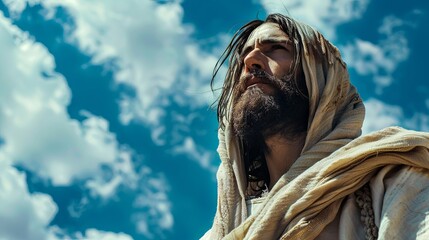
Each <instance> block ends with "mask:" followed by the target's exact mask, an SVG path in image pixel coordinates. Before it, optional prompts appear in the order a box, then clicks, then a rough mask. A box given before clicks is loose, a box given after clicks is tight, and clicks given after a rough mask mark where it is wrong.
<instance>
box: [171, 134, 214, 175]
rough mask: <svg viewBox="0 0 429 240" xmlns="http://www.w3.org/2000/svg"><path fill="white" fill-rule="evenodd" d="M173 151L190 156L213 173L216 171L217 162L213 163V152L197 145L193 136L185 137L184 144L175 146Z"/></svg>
mask: <svg viewBox="0 0 429 240" xmlns="http://www.w3.org/2000/svg"><path fill="white" fill-rule="evenodd" d="M173 153H174V154H183V155H185V156H188V157H189V158H190V159H192V160H194V161H196V162H197V163H198V164H199V165H200V166H201V167H203V168H205V169H207V170H209V171H211V172H212V173H215V172H216V169H217V167H216V166H217V164H214V163H213V160H214V156H213V153H212V152H210V151H208V150H205V149H203V148H201V147H199V146H197V144H196V143H195V141H194V139H192V138H191V137H185V138H184V139H183V142H182V144H180V145H177V146H176V147H174V148H173Z"/></svg>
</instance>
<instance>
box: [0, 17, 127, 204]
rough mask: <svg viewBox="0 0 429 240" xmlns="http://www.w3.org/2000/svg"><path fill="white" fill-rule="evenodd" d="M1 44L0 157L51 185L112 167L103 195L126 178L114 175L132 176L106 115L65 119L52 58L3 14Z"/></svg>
mask: <svg viewBox="0 0 429 240" xmlns="http://www.w3.org/2000/svg"><path fill="white" fill-rule="evenodd" d="M0 48H1V50H2V54H1V55H0V63H1V66H3V67H2V69H1V71H0V84H1V86H2V88H1V89H0V132H1V138H2V139H3V140H4V144H3V145H2V146H1V148H0V161H5V159H9V160H11V161H12V162H13V163H14V164H17V165H21V166H24V167H25V168H26V169H29V170H31V171H33V172H35V173H37V175H38V176H40V177H42V178H45V179H49V180H51V181H52V183H53V184H54V185H69V184H71V183H72V182H73V181H74V180H76V179H81V180H82V179H83V180H84V179H87V178H88V179H89V178H91V179H94V181H95V180H96V179H97V176H98V175H99V174H100V173H101V169H100V167H101V166H102V165H108V166H110V167H111V168H113V169H116V170H115V173H118V177H117V178H112V181H113V182H108V183H109V185H108V186H107V185H106V188H105V189H104V190H103V191H102V188H97V189H96V190H97V191H98V192H99V193H100V194H102V195H105V196H107V195H109V194H110V195H111V194H112V193H111V192H112V191H113V190H114V188H115V186H117V185H118V184H119V182H121V183H125V177H119V175H120V176H127V177H129V176H133V174H134V175H135V173H134V172H133V171H134V170H133V168H132V167H128V168H127V169H124V168H122V169H121V167H120V166H121V165H124V163H125V162H126V163H127V164H128V165H132V163H131V161H130V160H129V159H128V158H129V156H127V151H126V150H124V149H122V147H120V146H119V144H118V142H117V140H116V137H115V135H114V134H113V133H111V132H109V126H108V122H107V121H106V120H105V119H103V118H100V117H97V116H94V115H91V114H90V113H88V112H83V113H82V114H83V116H84V117H85V118H86V119H84V120H83V121H82V122H78V121H77V120H73V119H70V118H69V116H68V113H67V111H66V107H67V105H68V104H69V102H70V97H71V93H70V89H69V88H68V86H67V83H66V81H65V79H64V77H63V76H61V75H59V74H58V73H56V72H54V69H55V64H54V59H53V56H52V55H51V54H49V53H48V51H47V49H46V48H45V47H44V46H43V45H41V44H39V43H36V42H34V41H33V40H32V39H31V38H30V37H29V36H28V34H26V33H25V32H22V31H21V30H19V29H18V28H16V27H15V26H13V25H12V24H11V23H10V22H9V21H8V20H7V19H5V18H4V17H3V15H0ZM11 62H13V63H14V64H10V63H11ZM128 155H129V154H128ZM125 165H126V164H125ZM124 172H126V173H124ZM127 179H129V178H127ZM119 180H120V181H119ZM106 184H107V182H106ZM88 186H89V187H90V186H91V183H88ZM93 186H95V185H94V184H93ZM96 186H97V187H100V185H96ZM109 187H110V188H109ZM108 188H109V189H110V193H108V192H109V189H108Z"/></svg>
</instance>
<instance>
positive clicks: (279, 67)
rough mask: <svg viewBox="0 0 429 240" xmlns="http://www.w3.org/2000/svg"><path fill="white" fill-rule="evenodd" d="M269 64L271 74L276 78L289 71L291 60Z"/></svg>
mask: <svg viewBox="0 0 429 240" xmlns="http://www.w3.org/2000/svg"><path fill="white" fill-rule="evenodd" d="M269 65H270V70H271V75H274V76H275V77H277V78H281V77H284V76H285V75H286V74H287V73H289V69H290V66H291V62H290V61H285V62H272V63H270V64H269Z"/></svg>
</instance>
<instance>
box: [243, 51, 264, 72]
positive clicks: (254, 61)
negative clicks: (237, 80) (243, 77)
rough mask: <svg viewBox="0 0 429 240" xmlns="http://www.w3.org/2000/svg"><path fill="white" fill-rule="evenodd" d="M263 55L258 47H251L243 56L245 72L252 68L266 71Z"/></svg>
mask: <svg viewBox="0 0 429 240" xmlns="http://www.w3.org/2000/svg"><path fill="white" fill-rule="evenodd" d="M264 59H265V55H264V54H263V53H262V52H261V50H260V49H258V48H255V49H253V50H252V51H251V52H250V53H249V54H247V56H246V57H245V58H244V66H245V67H246V68H245V71H246V72H250V71H252V70H254V69H258V70H264V71H266V66H265V60H264Z"/></svg>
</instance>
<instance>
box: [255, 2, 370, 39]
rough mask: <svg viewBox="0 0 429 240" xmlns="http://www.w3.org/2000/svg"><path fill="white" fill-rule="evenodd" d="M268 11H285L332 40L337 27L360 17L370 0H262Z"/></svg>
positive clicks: (284, 12)
mask: <svg viewBox="0 0 429 240" xmlns="http://www.w3.org/2000/svg"><path fill="white" fill-rule="evenodd" d="M260 3H261V4H262V6H263V7H264V9H265V10H266V11H267V12H268V13H276V12H279V13H283V14H286V15H290V16H291V17H293V18H295V19H297V20H299V21H302V22H305V23H307V24H309V25H311V26H313V27H315V28H316V29H318V30H319V31H320V32H322V33H323V35H325V36H326V37H327V38H328V39H330V40H331V41H332V40H333V39H335V37H336V33H335V31H336V29H335V28H336V27H337V26H338V25H340V24H343V23H346V22H349V21H352V20H355V19H359V18H360V17H361V16H362V14H363V13H364V12H365V11H366V8H367V6H368V3H369V0H328V1H319V0H285V1H278V0H260Z"/></svg>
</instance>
